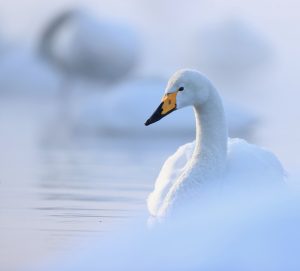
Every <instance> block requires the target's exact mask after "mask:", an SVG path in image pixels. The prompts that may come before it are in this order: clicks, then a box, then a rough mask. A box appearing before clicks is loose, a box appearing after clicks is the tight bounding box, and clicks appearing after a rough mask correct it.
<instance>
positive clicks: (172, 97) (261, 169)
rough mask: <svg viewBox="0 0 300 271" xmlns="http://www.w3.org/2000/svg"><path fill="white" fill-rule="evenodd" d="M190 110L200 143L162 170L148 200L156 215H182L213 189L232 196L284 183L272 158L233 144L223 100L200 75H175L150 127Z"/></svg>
mask: <svg viewBox="0 0 300 271" xmlns="http://www.w3.org/2000/svg"><path fill="white" fill-rule="evenodd" d="M190 105H191V106H193V107H194V112H195V118H196V140H195V141H194V142H192V143H189V144H186V145H184V146H181V147H180V148H179V149H178V150H177V152H175V154H173V155H172V156H171V157H170V158H169V159H168V160H167V161H166V162H165V164H164V166H163V167H162V170H161V172H160V174H159V176H158V178H157V180H156V183H155V188H154V191H153V192H152V193H151V194H150V196H149V198H148V209H149V212H150V214H151V215H152V216H156V217H164V216H165V215H167V214H169V213H172V212H173V211H178V210H180V209H181V208H182V206H184V205H185V204H186V203H189V202H190V201H192V199H195V200H196V199H199V198H201V196H205V194H206V191H207V189H210V190H209V191H211V188H212V189H213V191H215V192H216V191H217V192H219V191H226V190H227V191H228V192H232V191H233V189H240V188H241V189H258V187H261V188H262V187H265V186H268V185H270V184H271V185H273V184H274V185H276V184H280V183H283V181H284V170H283V168H282V166H281V164H280V162H279V161H278V159H277V158H276V157H275V156H274V155H273V154H272V153H270V152H268V151H267V150H264V149H262V148H260V147H258V146H255V145H251V144H248V143H247V142H246V141H244V140H241V139H229V140H228V136H227V125H226V120H225V114H224V109H223V105H222V101H221V98H220V96H219V94H218V92H217V90H216V89H215V88H214V86H213V85H212V84H211V83H210V81H209V80H208V79H207V78H206V77H204V76H203V75H202V74H200V73H199V72H197V71H194V70H180V71H178V72H177V73H175V75H174V76H173V77H172V78H171V79H170V81H169V83H168V85H167V88H166V93H165V96H164V98H163V100H162V103H161V104H160V106H159V107H158V109H157V110H156V111H155V112H154V114H153V115H152V116H151V117H150V118H149V119H148V120H147V122H146V123H145V124H146V125H150V124H152V123H154V122H156V121H158V120H160V119H161V118H163V117H165V116H166V115H168V114H169V113H171V112H173V111H174V110H177V109H180V108H183V107H186V106H190Z"/></svg>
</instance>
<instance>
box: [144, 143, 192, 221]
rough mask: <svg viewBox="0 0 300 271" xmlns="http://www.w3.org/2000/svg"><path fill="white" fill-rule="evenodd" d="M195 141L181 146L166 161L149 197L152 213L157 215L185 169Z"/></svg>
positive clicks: (149, 208) (149, 206)
mask: <svg viewBox="0 0 300 271" xmlns="http://www.w3.org/2000/svg"><path fill="white" fill-rule="evenodd" d="M194 148H195V141H193V142H190V143H187V144H184V145H182V146H180V147H179V148H178V149H177V151H176V152H175V153H174V154H172V155H171V156H170V157H169V158H168V159H167V160H166V161H165V163H164V165H163V167H162V169H161V171H160V173H159V175H158V177H157V179H156V181H155V186H154V190H153V191H152V192H151V193H150V195H149V197H148V199H147V206H148V210H149V212H150V214H151V215H152V216H156V215H157V212H158V210H159V209H160V207H161V205H162V204H163V201H164V199H165V197H166V195H167V193H168V192H169V190H170V189H171V187H172V185H173V184H174V183H175V181H176V180H177V179H178V177H179V176H180V174H181V173H182V172H183V171H184V168H185V165H186V164H187V162H188V161H189V159H190V158H191V156H192V153H193V150H194Z"/></svg>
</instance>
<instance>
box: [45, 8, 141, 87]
mask: <svg viewBox="0 0 300 271" xmlns="http://www.w3.org/2000/svg"><path fill="white" fill-rule="evenodd" d="M138 52H139V43H138V38H137V34H136V33H135V31H134V30H133V29H132V28H131V27H130V26H128V25H126V24H124V23H119V24H118V23H116V22H110V21H106V20H100V19H97V18H96V17H93V16H92V15H91V14H89V13H88V12H86V11H82V10H67V11H65V12H63V13H62V14H60V15H58V16H56V17H55V18H54V19H53V20H52V21H51V22H50V23H49V24H48V26H47V27H46V28H45V30H44V31H43V33H42V35H41V39H40V53H41V56H42V57H43V58H44V59H46V60H47V61H48V62H49V63H52V64H53V65H54V66H55V67H56V68H57V69H59V70H60V71H61V72H62V73H63V74H64V75H65V76H66V77H73V78H77V77H78V78H82V79H87V80H96V81H100V82H104V83H115V82H116V81H119V80H121V79H123V78H124V77H125V76H127V75H128V74H129V73H130V72H132V70H133V68H134V67H135V65H136V63H137V60H138Z"/></svg>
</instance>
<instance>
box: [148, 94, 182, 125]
mask: <svg viewBox="0 0 300 271" xmlns="http://www.w3.org/2000/svg"><path fill="white" fill-rule="evenodd" d="M176 96H177V92H174V93H168V94H166V95H165V96H164V97H163V99H162V101H161V104H160V105H159V106H158V108H157V109H156V110H155V111H154V113H153V114H152V116H151V117H150V118H149V119H148V120H147V121H146V122H145V125H146V126H148V125H150V124H152V123H154V122H157V121H159V120H160V119H162V118H163V117H165V116H167V115H168V114H170V113H171V112H173V111H174V110H176Z"/></svg>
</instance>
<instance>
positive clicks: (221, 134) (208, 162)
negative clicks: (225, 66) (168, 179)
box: [192, 90, 228, 172]
mask: <svg viewBox="0 0 300 271" xmlns="http://www.w3.org/2000/svg"><path fill="white" fill-rule="evenodd" d="M194 112H195V119H196V144H195V150H194V153H193V157H192V161H194V163H197V164H200V167H199V166H198V167H199V168H202V170H203V165H205V167H206V168H209V169H211V170H213V171H214V172H218V169H220V170H221V169H223V167H224V166H225V163H226V157H227V137H228V135H227V125H226V120H225V113H224V109H223V105H222V101H221V98H220V96H219V94H218V93H217V91H215V90H213V91H212V92H211V95H210V97H209V98H208V100H207V101H206V102H205V104H203V105H199V104H195V105H194ZM201 165H202V166H201Z"/></svg>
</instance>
